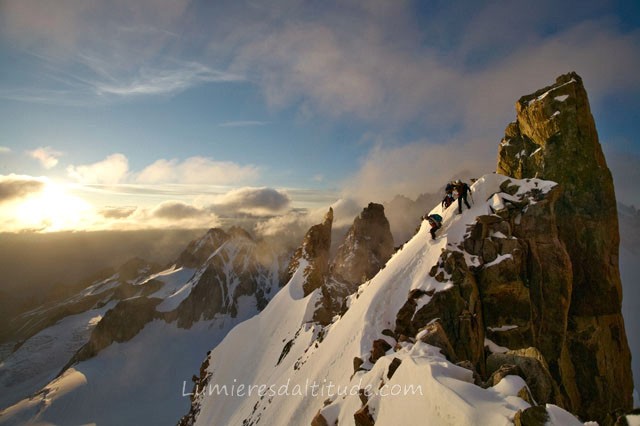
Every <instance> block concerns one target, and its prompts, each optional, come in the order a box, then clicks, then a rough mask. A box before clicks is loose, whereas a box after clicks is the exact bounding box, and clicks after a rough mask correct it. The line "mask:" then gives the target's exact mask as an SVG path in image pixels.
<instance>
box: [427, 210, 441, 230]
mask: <svg viewBox="0 0 640 426" xmlns="http://www.w3.org/2000/svg"><path fill="white" fill-rule="evenodd" d="M427 220H429V223H430V224H431V226H435V227H436V228H440V227H441V226H442V216H440V215H439V214H435V213H434V214H430V215H429V216H428V217H427Z"/></svg>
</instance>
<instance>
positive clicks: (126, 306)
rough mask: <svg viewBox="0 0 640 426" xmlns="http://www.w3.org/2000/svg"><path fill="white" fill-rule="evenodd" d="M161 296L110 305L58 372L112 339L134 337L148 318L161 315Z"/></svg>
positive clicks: (124, 340) (91, 355)
mask: <svg viewBox="0 0 640 426" xmlns="http://www.w3.org/2000/svg"><path fill="white" fill-rule="evenodd" d="M161 301H162V299H155V298H152V299H148V298H146V297H136V298H131V299H127V300H122V301H120V302H119V303H118V304H117V305H116V306H115V307H114V308H112V309H109V310H108V311H107V312H106V313H105V314H104V317H103V318H102V319H101V320H100V322H99V323H98V324H97V325H96V327H95V328H94V329H93V331H92V332H91V337H90V338H89V341H88V342H87V343H86V344H85V345H84V346H82V347H81V348H80V349H79V350H78V352H76V354H75V355H74V356H73V358H71V360H70V361H69V362H68V363H67V365H66V366H65V367H64V368H63V369H62V370H61V372H60V373H62V372H63V371H65V370H66V369H67V368H69V367H70V366H71V365H73V364H75V363H77V362H80V361H84V360H86V359H89V358H91V357H94V356H95V355H96V354H97V353H98V352H100V351H101V350H102V349H104V348H106V347H107V346H109V345H110V344H111V343H113V342H118V343H122V342H126V341H128V340H130V339H131V338H133V337H134V336H135V335H136V334H138V333H139V332H140V330H142V329H143V328H144V326H145V325H146V324H147V323H149V322H150V321H152V320H154V319H156V318H160V317H161V315H160V314H159V313H158V312H156V309H155V307H156V305H158V303H160V302H161Z"/></svg>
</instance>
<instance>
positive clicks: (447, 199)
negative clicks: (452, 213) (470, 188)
mask: <svg viewBox="0 0 640 426" xmlns="http://www.w3.org/2000/svg"><path fill="white" fill-rule="evenodd" d="M454 201H455V198H453V194H451V193H450V192H447V193H446V194H445V196H444V198H443V199H442V203H441V205H442V208H443V209H446V208H447V207H449V206H450V205H451V204H453V202H454Z"/></svg>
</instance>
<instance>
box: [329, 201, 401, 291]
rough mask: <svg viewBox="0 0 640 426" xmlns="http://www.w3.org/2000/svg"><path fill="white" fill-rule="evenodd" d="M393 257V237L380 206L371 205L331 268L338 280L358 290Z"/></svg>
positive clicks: (351, 232)
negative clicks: (358, 287) (359, 286)
mask: <svg viewBox="0 0 640 426" xmlns="http://www.w3.org/2000/svg"><path fill="white" fill-rule="evenodd" d="M392 254H393V236H392V235H391V229H390V227H389V221H388V220H387V218H386V217H385V215H384V207H383V206H382V205H381V204H375V203H369V205H368V206H367V207H366V208H365V209H364V210H362V213H360V215H359V216H358V217H356V218H355V220H354V221H353V225H352V226H351V228H350V229H349V232H348V233H347V236H346V237H345V240H344V242H343V243H342V245H341V246H340V247H339V248H338V252H337V253H336V257H335V259H334V260H333V263H332V265H331V273H332V275H333V276H334V277H335V278H336V280H338V281H341V282H344V283H346V284H349V285H351V286H355V287H357V286H358V285H360V284H362V283H363V282H365V281H366V280H369V279H371V278H373V276H374V275H375V274H376V273H378V271H379V270H380V269H381V268H382V267H383V266H384V265H385V264H386V263H387V261H388V260H389V258H390V257H391V255H392Z"/></svg>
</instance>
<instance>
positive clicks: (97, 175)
mask: <svg viewBox="0 0 640 426" xmlns="http://www.w3.org/2000/svg"><path fill="white" fill-rule="evenodd" d="M67 174H68V175H69V177H71V178H73V179H75V180H77V181H78V182H80V183H85V184H94V183H95V184H107V185H115V184H118V183H120V182H123V181H125V179H126V178H127V176H128V174H129V160H128V159H127V157H125V156H124V155H123V154H112V155H110V156H108V157H107V158H105V159H104V160H102V161H98V162H96V163H93V164H88V165H81V166H73V165H71V166H69V167H67Z"/></svg>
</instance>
